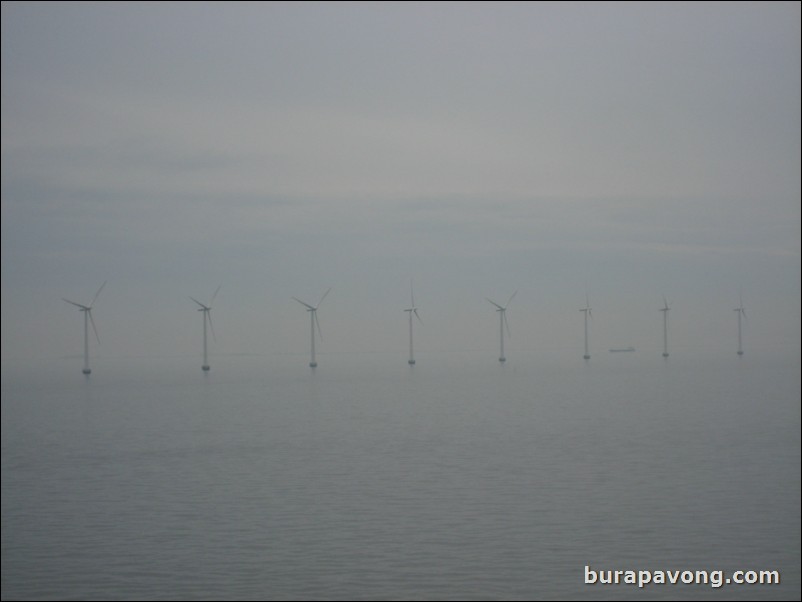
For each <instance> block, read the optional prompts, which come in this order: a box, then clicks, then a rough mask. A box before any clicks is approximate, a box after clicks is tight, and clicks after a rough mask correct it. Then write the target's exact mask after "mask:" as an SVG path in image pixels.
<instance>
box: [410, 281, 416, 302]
mask: <svg viewBox="0 0 802 602" xmlns="http://www.w3.org/2000/svg"><path fill="white" fill-rule="evenodd" d="M409 299H410V301H412V305H411V306H410V307H415V293H414V292H413V291H412V280H410V281H409Z"/></svg>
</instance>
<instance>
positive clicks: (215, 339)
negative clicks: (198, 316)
mask: <svg viewBox="0 0 802 602" xmlns="http://www.w3.org/2000/svg"><path fill="white" fill-rule="evenodd" d="M203 314H204V318H203V319H204V320H206V319H207V318H208V320H209V329H210V330H211V331H212V338H213V339H214V342H215V343H216V342H217V335H215V334H214V325H213V324H212V312H211V310H210V309H207V310H205V311H204V312H203Z"/></svg>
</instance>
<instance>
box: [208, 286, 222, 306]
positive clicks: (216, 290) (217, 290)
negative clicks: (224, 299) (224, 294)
mask: <svg viewBox="0 0 802 602" xmlns="http://www.w3.org/2000/svg"><path fill="white" fill-rule="evenodd" d="M221 286H223V285H222V284H221V285H220V286H218V287H217V289H215V291H214V294H213V295H212V300H211V301H209V307H211V306H212V303H214V298H215V297H216V296H217V293H219V292H220V287H221Z"/></svg>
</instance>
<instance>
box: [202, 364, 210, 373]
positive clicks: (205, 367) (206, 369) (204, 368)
mask: <svg viewBox="0 0 802 602" xmlns="http://www.w3.org/2000/svg"><path fill="white" fill-rule="evenodd" d="M201 370H203V371H204V372H208V371H209V366H206V365H204V366H201Z"/></svg>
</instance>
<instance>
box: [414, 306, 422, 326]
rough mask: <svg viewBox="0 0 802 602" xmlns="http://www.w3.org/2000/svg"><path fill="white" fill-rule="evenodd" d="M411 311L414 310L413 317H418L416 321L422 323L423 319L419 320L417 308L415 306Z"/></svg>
mask: <svg viewBox="0 0 802 602" xmlns="http://www.w3.org/2000/svg"><path fill="white" fill-rule="evenodd" d="M412 311H413V312H415V317H416V318H418V322H420V323H421V324H423V320H421V318H420V316H419V315H418V309H417V308H415V309H413V310H412Z"/></svg>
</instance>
